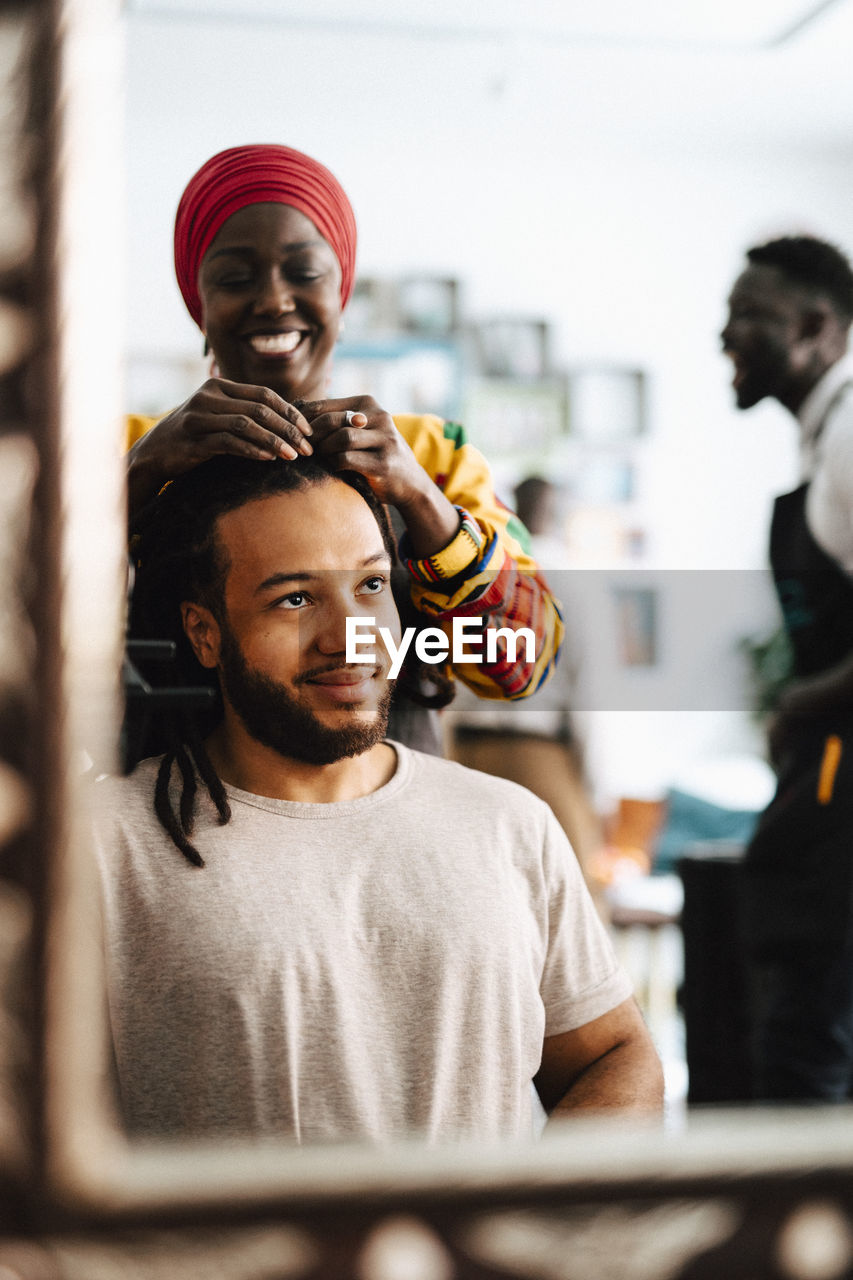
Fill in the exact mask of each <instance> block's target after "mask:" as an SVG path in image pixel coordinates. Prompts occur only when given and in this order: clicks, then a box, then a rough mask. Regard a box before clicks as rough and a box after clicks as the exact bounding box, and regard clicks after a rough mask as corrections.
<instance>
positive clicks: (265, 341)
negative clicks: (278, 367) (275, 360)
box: [249, 329, 302, 356]
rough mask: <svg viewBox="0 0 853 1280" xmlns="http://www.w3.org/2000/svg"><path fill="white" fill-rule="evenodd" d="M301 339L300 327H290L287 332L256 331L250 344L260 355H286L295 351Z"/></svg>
mask: <svg viewBox="0 0 853 1280" xmlns="http://www.w3.org/2000/svg"><path fill="white" fill-rule="evenodd" d="M301 341H302V333H301V332H300V330H299V329H288V330H287V332H286V333H255V334H253V335H252V337H251V338H250V339H249V346H250V347H251V348H252V350H253V351H256V352H257V353H258V355H260V356H285V355H288V354H289V353H290V352H291V351H295V350H296V348H297V347H298V346H299V343H300V342H301Z"/></svg>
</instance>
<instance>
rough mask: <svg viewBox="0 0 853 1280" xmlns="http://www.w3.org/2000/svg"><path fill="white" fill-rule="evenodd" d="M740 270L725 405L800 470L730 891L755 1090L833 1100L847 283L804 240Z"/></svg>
mask: <svg viewBox="0 0 853 1280" xmlns="http://www.w3.org/2000/svg"><path fill="white" fill-rule="evenodd" d="M746 257H747V264H746V268H745V270H744V271H743V272H742V274H741V275H740V276H739V277H738V279H737V280H736V282H735V284H734V287H733V289H732V292H731V295H730V297H729V311H728V319H727V321H726V325H725V328H724V329H723V331H722V335H721V337H722V346H723V351H724V352H725V354H726V355H727V356H729V358H730V359H731V361H732V363H733V365H734V379H733V386H734V391H735V396H736V401H737V406H738V408H739V409H750V408H752V406H753V405H756V404H758V403H759V402H760V401H761V400H763V399H764V398H765V397H768V396H769V397H771V398H772V399H775V400H777V401H778V402H779V403H780V404H781V405H783V406H784V407H785V408H786V409H787V410H788V412H789V413H790V414H791V415H792V416H793V417H794V419H795V421H796V425H797V430H798V432H799V440H800V465H801V476H800V484H799V485H798V486H797V488H796V489H795V490H794V491H793V492H791V493H788V494H785V495H784V496H782V497H779V498H777V500H776V504H775V508H774V512H773V521H772V526H771V531H770V560H771V564H772V568H773V574H774V579H775V583H776V590H777V594H778V597H779V602H780V605H781V609H782V615H783V621H784V626H785V629H786V632H787V635H788V638H789V641H790V648H791V655H792V671H791V680H790V682H789V683H788V684H787V687H785V688H784V690H783V692H782V694H781V696H780V700H779V703H778V706H777V708H776V712H775V718H774V719H773V721H772V722H771V725H770V734H769V741H770V751H771V758H772V759H773V762H774V765H775V767H776V770H777V773H778V786H777V791H776V794H775V797H774V799H773V800H772V802H771V804H770V805H769V807H768V808H767V810H766V811H765V813H764V814H763V816H762V818H761V820H760V822H759V825H758V828H757V831H756V834H755V836H754V838H753V840H752V841H751V843H750V845H749V846H748V848H747V851H746V855H745V860H744V864H743V868H742V871H743V876H742V881H741V896H742V907H743V926H744V938H745V946H746V950H747V958H748V968H749V972H750V977H751V985H752V987H753V993H754V1015H755V1092H756V1095H757V1097H758V1098H760V1099H769V1100H802V1099H811V1100H816V1101H817V1100H822V1101H826V1102H841V1101H843V1100H844V1099H846V1098H847V1097H848V1095H849V1094H850V1091H851V1085H853V915H852V913H851V901H852V900H853V899H852V898H851V895H853V576H851V575H853V362H851V360H850V358H849V356H848V355H847V342H848V332H849V328H850V323H851V318H853V272H852V271H851V268H850V264H849V262H848V260H847V258H846V257H845V256H844V255H843V254H842V253H841V252H839V250H838V249H836V248H835V247H833V246H832V245H830V244H826V243H824V242H823V241H821V240H817V239H815V238H813V237H811V236H790V237H785V238H782V239H778V240H773V241H770V242H769V243H767V244H763V245H760V246H758V247H756V248H753V249H750V250H749V251H748V253H747V255H746Z"/></svg>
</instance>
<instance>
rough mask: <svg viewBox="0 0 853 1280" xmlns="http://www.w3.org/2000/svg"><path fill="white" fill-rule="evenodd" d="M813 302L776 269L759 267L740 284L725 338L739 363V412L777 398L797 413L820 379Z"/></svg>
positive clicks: (736, 367)
mask: <svg viewBox="0 0 853 1280" xmlns="http://www.w3.org/2000/svg"><path fill="white" fill-rule="evenodd" d="M807 308H808V303H807V299H806V298H805V297H804V295H803V294H802V293H801V292H800V291H799V290H797V289H796V287H794V286H792V285H791V284H789V283H787V282H786V281H785V278H784V276H783V275H782V273H781V272H780V271H778V270H777V269H776V268H775V267H770V266H767V265H764V264H755V265H752V266H749V267H747V269H746V271H744V273H743V275H741V276H740V277H739V278H738V280H736V281H735V286H734V288H733V289H732V292H731V295H730V297H729V315H728V319H727V321H726V326H725V328H724V329H723V332H722V334H721V335H720V336H721V340H722V344H723V351H724V353H725V354H726V355H727V356H729V357H730V359H731V360H732V362H733V363H734V370H735V372H734V378H733V379H732V386H733V387H734V390H735V396H736V399H737V406H738V408H739V409H751V408H752V406H753V405H754V404H758V402H759V401H760V400H763V399H764V397H765V396H773V397H775V398H776V399H777V400H779V401H780V402H781V403H782V404H784V405H786V406H787V407H788V408H792V409H794V410H795V409H796V408H797V407H798V406H799V403H800V402H801V401H802V399H803V397H804V396H805V395H806V393H807V392H808V391H809V390H810V387H811V384H812V383H813V382H814V381H815V377H814V373H813V365H814V355H815V352H814V343H813V341H812V340H811V339H810V337H809V334H808V330H807V327H806V325H805V323H804V321H805V315H806V311H807Z"/></svg>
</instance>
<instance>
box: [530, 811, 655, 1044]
mask: <svg viewBox="0 0 853 1280" xmlns="http://www.w3.org/2000/svg"><path fill="white" fill-rule="evenodd" d="M543 869H544V876H545V889H546V893H547V899H548V905H547V912H548V926H547V927H548V937H547V946H546V952H545V963H544V966H543V971H542V980H541V983H540V988H539V990H540V995H541V997H542V1002H543V1004H544V1006H545V1035H546V1036H556V1035H560V1034H562V1032H564V1031H573V1030H574V1029H575V1028H576V1027H582V1026H584V1024H585V1023H587V1022H592V1021H593V1020H594V1019H595V1018H600V1017H601V1016H602V1015H603V1014H605V1013H609V1012H610V1010H611V1009H615V1008H616V1006H617V1005H618V1004H621V1003H622V1001H623V1000H627V999H628V997H629V996H630V995H632V994H633V988H632V985H631V980H630V978H629V977H628V975H627V973H626V972H625V970H624V969H623V968H622V966H621V964H620V963H619V961H618V960H617V958H616V954H615V952H614V950H613V944H612V943H611V941H610V938H609V936H608V933H607V930H606V928H605V926H604V924H603V923H602V920H601V917H600V916H599V914H598V912H597V911H596V909H595V906H594V904H593V901H592V898H591V897H590V894H589V891H588V889H587V887H586V885H585V883H584V879H583V875H582V874H581V869H580V866H579V865H578V861H577V858H576V857H575V855H574V853H573V852H572V848H571V845H570V844H569V842H568V840H567V839H566V836H565V833H564V832H563V829H562V827H561V826H560V825H559V823H558V822H557V819H556V818H555V817H554V815H553V814H552V813H551V812H550V810H549V811H548V815H547V819H546V835H545V846H544V851H543Z"/></svg>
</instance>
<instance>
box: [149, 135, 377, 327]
mask: <svg viewBox="0 0 853 1280" xmlns="http://www.w3.org/2000/svg"><path fill="white" fill-rule="evenodd" d="M266 201H273V202H275V203H277V204H289V205H292V206H293V208H294V209H298V210H299V212H300V213H304V214H305V216H306V217H308V218H310V219H311V221H312V222H313V223H314V226H315V227H316V228H317V230H318V231H319V232H320V235H321V236H322V237H323V239H324V240H326V241H328V243H329V244H330V245H331V247H332V249H333V250H334V251H335V255H336V257H337V259H338V262H339V263H340V264H341V306H346V304H347V302H348V301H349V297H350V294H351V293H352V286H353V277H354V274H355V241H356V231H355V215H354V214H353V211H352V206H351V205H350V202H349V200H348V199H347V196H346V192H345V191H344V189H343V187H342V186H341V185H340V183H339V182H338V180H337V178H335V177H334V176H333V175H332V174H331V173H330V172H329V170H328V169H326V168H325V167H324V166H323V165H321V164H319V163H318V161H316V160H312V159H311V157H310V156H306V155H303V154H302V152H301V151H294V150H293V149H292V148H291V147H279V146H274V145H270V146H251V147H230V148H229V149H228V150H227V151H220V152H219V153H218V154H217V155H215V156H213V157H212V158H211V159H210V160H208V161H207V163H206V164H203V165H202V166H201V168H200V169H199V171H198V173H197V174H195V176H194V177H192V178H190V180H189V182H188V183H187V186H186V189H185V191H184V194H183V195H182V196H181V202H180V204H179V205H178V212H177V215H176V217H175V271H176V273H177V277H178V287H179V288H180V290H181V294H182V295H183V299H184V302H185V303H186V304H187V309H188V311H189V313H190V315H191V316H192V318H193V320H195V322H196V324H197V325H199V326H200V325H201V298H200V297H199V293H198V269H199V267H200V265H201V260H202V258H203V257H204V254H205V253H206V251H207V250H208V248H209V247H210V244H211V241H212V240H213V238H214V236H215V235H216V233H217V231H218V230H219V228H220V227H221V226H222V224H223V222H225V221H226V220H227V219H228V218H230V217H231V215H232V213H236V212H237V210H238V209H242V208H244V207H245V206H246V205H247V204H261V203H264V202H266Z"/></svg>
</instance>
